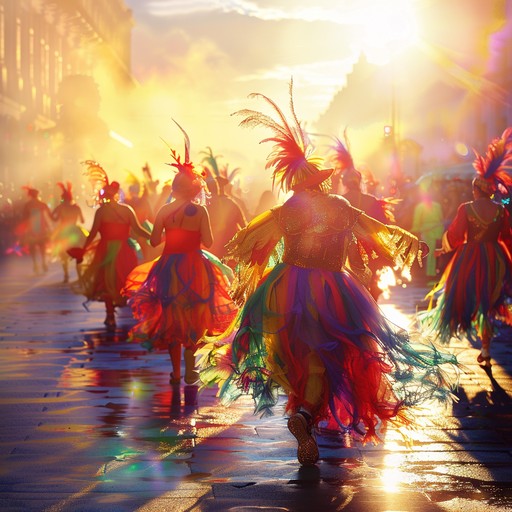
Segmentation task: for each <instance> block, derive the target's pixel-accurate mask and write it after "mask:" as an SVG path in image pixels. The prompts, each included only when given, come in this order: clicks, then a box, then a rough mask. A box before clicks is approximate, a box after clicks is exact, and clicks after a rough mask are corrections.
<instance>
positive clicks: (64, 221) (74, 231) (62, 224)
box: [51, 181, 87, 283]
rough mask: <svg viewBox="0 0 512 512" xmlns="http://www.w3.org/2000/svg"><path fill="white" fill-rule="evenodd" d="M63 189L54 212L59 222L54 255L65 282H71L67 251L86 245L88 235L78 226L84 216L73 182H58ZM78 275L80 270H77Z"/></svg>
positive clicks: (53, 248)
mask: <svg viewBox="0 0 512 512" xmlns="http://www.w3.org/2000/svg"><path fill="white" fill-rule="evenodd" d="M57 185H58V186H59V187H60V188H61V190H62V194H61V202H60V204H59V205H57V206H56V207H55V208H54V210H53V211H52V219H53V220H54V221H55V222H57V226H56V227H55V229H54V231H53V233H52V237H51V243H52V250H53V253H54V254H55V255H56V256H58V257H59V259H60V262H61V264H62V270H63V271H64V282H65V283H67V282H68V281H69V260H70V256H69V254H68V253H67V250H68V249H69V248H71V247H82V246H83V245H84V243H85V240H86V237H87V233H86V232H85V230H84V229H83V228H81V227H80V226H78V223H79V222H80V223H81V224H83V223H84V222H85V221H84V216H83V213H82V209H81V208H80V206H78V205H77V204H76V203H75V201H74V200H73V186H72V184H71V182H69V181H68V182H67V183H66V184H64V183H62V182H58V183H57ZM77 274H78V269H77Z"/></svg>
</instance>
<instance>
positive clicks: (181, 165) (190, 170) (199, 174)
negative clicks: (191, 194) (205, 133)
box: [162, 119, 206, 179]
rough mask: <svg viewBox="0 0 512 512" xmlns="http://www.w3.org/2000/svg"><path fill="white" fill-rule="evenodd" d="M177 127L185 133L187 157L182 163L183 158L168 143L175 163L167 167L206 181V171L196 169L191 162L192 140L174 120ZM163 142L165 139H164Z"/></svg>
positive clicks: (185, 156)
mask: <svg viewBox="0 0 512 512" xmlns="http://www.w3.org/2000/svg"><path fill="white" fill-rule="evenodd" d="M173 121H174V123H175V124H176V126H177V127H178V128H179V129H180V130H181V132H182V133H183V137H184V139H185V155H184V161H183V162H182V161H181V156H180V155H178V153H177V151H176V150H175V149H173V148H172V147H171V146H170V145H169V144H167V142H165V140H164V142H165V144H166V146H167V147H168V148H169V151H170V153H171V156H172V158H173V159H174V163H172V164H170V163H167V165H170V166H172V167H176V169H178V172H183V173H185V174H188V175H189V176H190V177H191V178H200V179H204V178H205V176H206V172H205V170H204V169H196V168H195V167H194V164H193V163H192V162H191V161H190V138H189V136H188V135H187V132H186V131H185V130H184V129H183V128H182V127H181V126H180V125H179V124H178V122H177V121H175V120H174V119H173ZM162 140H163V139H162Z"/></svg>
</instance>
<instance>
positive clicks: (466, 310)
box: [419, 242, 512, 343]
mask: <svg viewBox="0 0 512 512" xmlns="http://www.w3.org/2000/svg"><path fill="white" fill-rule="evenodd" d="M436 294H438V298H437V302H436V305H435V307H434V308H432V309H430V310H429V311H425V312H422V313H421V314H420V315H419V321H420V323H421V325H422V326H423V327H424V328H426V329H429V330H430V331H432V332H434V333H435V334H436V335H437V336H438V337H439V339H440V340H441V341H442V342H443V343H448V342H449V340H450V338H451V337H452V336H457V335H461V334H463V335H466V336H468V335H469V336H471V333H472V332H473V331H476V333H477V334H478V335H479V336H482V335H483V336H486V337H489V336H492V334H493V318H495V317H497V316H499V317H500V318H501V319H502V320H503V321H505V322H506V323H509V324H510V325H512V311H511V310H510V308H508V307H507V304H506V298H507V296H512V261H511V259H510V256H509V255H508V253H507V252H506V251H505V250H504V249H503V248H502V246H501V245H500V244H498V243H492V242H488V243H468V244H464V245H461V246H460V247H458V248H457V250H456V252H455V254H454V255H453V257H452V259H451V260H450V262H449V263H448V265H447V267H446V268H445V270H444V272H443V275H442V277H441V279H440V281H439V283H438V284H437V285H436V286H435V287H434V289H433V290H432V291H431V292H430V293H429V295H427V297H429V298H431V299H434V297H435V296H436Z"/></svg>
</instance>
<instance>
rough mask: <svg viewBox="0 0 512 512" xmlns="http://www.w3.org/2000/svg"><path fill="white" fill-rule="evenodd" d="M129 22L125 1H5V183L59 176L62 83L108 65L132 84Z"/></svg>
mask: <svg viewBox="0 0 512 512" xmlns="http://www.w3.org/2000/svg"><path fill="white" fill-rule="evenodd" d="M132 27H133V19H132V13H131V11H130V10H129V9H128V8H127V7H126V6H125V4H124V2H123V0H0V69H1V77H0V78H1V80H0V137H1V148H0V150H1V155H2V156H1V160H0V181H2V182H4V183H14V184H15V185H16V186H17V185H19V184H20V183H19V179H20V177H22V178H21V179H22V180H25V181H26V180H28V181H32V182H37V179H38V176H43V175H48V176H50V177H51V176H52V175H55V176H56V177H58V178H59V179H60V178H61V175H62V172H59V170H58V169H55V167H58V166H62V162H61V161H60V152H59V151H60V147H59V144H58V143H57V142H56V138H58V137H57V129H58V126H59V117H60V108H61V104H62V97H61V96H62V94H61V88H62V84H63V82H65V81H66V78H69V77H75V83H76V77H85V78H84V79H90V80H91V81H92V83H94V80H95V75H96V73H97V72H98V70H99V69H108V70H109V77H110V79H111V80H112V81H113V82H114V83H115V84H116V86H118V87H131V86H133V85H134V79H133V77H132V75H131V63H130V60H131V55H130V45H131V30H132ZM61 135H62V134H61ZM30 166H33V167H34V169H35V167H36V166H37V170H36V169H35V170H34V171H32V172H31V171H28V172H27V168H30ZM36 184H37V183H34V185H36Z"/></svg>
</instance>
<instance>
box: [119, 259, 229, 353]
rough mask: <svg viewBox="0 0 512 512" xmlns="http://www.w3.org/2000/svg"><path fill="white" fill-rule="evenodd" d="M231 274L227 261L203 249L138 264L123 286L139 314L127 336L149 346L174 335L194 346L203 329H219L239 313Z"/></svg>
mask: <svg viewBox="0 0 512 512" xmlns="http://www.w3.org/2000/svg"><path fill="white" fill-rule="evenodd" d="M231 276H232V273H231V269H230V268H229V267H227V266H226V265H224V264H222V263H221V261H220V260H219V259H218V258H216V257H215V256H214V255H213V254H211V253H209V252H207V251H202V250H199V251H193V252H189V253H184V254H167V255H166V254H164V255H162V256H161V257H159V258H157V259H155V260H154V261H151V262H148V263H145V264H143V265H139V266H138V267H137V268H135V269H134V270H133V272H131V273H130V275H129V276H128V279H127V281H126V286H125V288H124V290H123V293H124V294H125V295H126V296H127V297H128V298H129V305H130V307H131V308H132V312H133V315H134V318H135V319H136V320H137V323H136V325H134V327H133V328H132V329H131V331H130V339H131V340H133V341H138V342H143V343H144V346H146V347H147V348H148V349H153V348H156V349H163V348H165V349H167V347H168V345H169V344H171V343H172V342H173V341H179V342H181V343H182V344H183V345H184V346H185V347H186V348H195V347H196V344H197V342H198V340H199V339H200V338H201V337H202V336H203V335H204V334H205V333H208V334H211V335H216V334H220V333H222V332H223V331H224V330H225V329H227V328H228V326H229V325H230V323H231V322H232V321H233V319H234V317H235V316H236V313H237V307H236V306H235V304H234V303H233V300H232V299H231V297H230V295H229V283H230V278H231Z"/></svg>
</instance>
